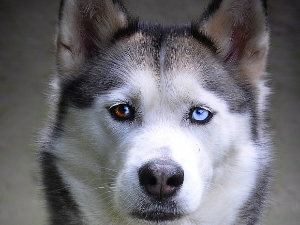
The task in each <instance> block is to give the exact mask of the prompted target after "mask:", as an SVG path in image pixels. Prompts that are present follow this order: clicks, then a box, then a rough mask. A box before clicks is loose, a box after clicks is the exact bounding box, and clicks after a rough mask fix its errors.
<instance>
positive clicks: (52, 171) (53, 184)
mask: <svg viewBox="0 0 300 225" xmlns="http://www.w3.org/2000/svg"><path fill="white" fill-rule="evenodd" d="M47 148H49V147H47ZM55 161H56V159H55V157H54V156H53V155H52V154H51V153H49V152H47V151H43V152H42V153H41V154H40V163H41V168H42V171H41V173H42V178H43V179H42V181H43V184H44V193H45V197H46V200H47V204H48V209H49V213H50V218H49V222H50V223H49V224H51V225H63V224H65V225H66V224H74V225H83V223H82V221H81V215H80V210H79V209H78V205H77V204H76V202H75V201H74V200H73V196H72V195H71V193H70V191H69V188H68V186H67V185H66V184H65V183H64V182H63V179H62V177H61V174H60V173H59V172H58V170H57V167H56V164H55Z"/></svg>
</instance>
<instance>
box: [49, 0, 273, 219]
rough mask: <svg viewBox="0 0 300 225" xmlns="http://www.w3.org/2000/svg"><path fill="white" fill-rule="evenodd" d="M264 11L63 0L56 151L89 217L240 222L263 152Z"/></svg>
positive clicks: (261, 7)
mask: <svg viewBox="0 0 300 225" xmlns="http://www.w3.org/2000/svg"><path fill="white" fill-rule="evenodd" d="M265 10H266V9H265V2H264V1H261V0H223V1H220V0H219V1H214V2H213V3H212V4H211V5H210V6H209V7H208V8H207V10H206V11H205V12H204V14H203V15H202V17H201V18H200V19H199V20H198V21H196V22H193V23H191V24H190V25H183V26H161V25H157V24H148V23H140V22H138V20H136V19H132V18H131V17H130V16H129V15H128V13H127V11H126V9H125V8H124V6H123V5H122V4H121V3H120V2H119V1H113V0H65V1H62V4H61V10H60V21H59V28H58V35H57V52H56V55H57V67H58V69H57V71H58V80H57V84H58V87H59V98H58V108H57V112H58V115H57V117H58V120H59V121H60V124H62V125H59V124H58V123H57V124H55V125H56V126H57V127H56V132H57V133H58V134H57V143H56V144H55V149H54V150H53V152H54V154H55V155H56V157H57V159H58V162H59V163H58V165H59V166H58V167H59V169H60V171H61V173H64V174H65V175H66V177H67V179H66V181H65V182H66V183H68V184H69V185H70V190H71V193H73V195H74V198H76V199H77V203H78V205H79V208H80V209H81V210H82V211H83V215H84V216H85V217H86V218H94V219H95V220H97V219H99V218H100V220H102V221H107V224H109V223H111V222H112V223H113V224H121V222H122V221H127V222H126V224H127V223H132V224H134V223H143V222H147V223H149V224H150V223H152V222H153V223H156V224H157V223H159V222H161V223H168V222H169V221H173V222H175V221H177V222H178V224H190V223H191V224H192V223H194V222H195V223H197V222H199V221H202V222H205V221H212V220H213V221H215V223H214V224H222V220H224V221H226V222H224V224H228V223H229V222H230V221H233V220H234V217H235V216H237V215H236V214H237V212H238V209H239V208H241V207H242V206H243V204H244V203H245V202H246V200H247V199H248V198H249V196H250V195H251V192H252V189H251V188H252V186H253V185H254V183H255V182H256V178H255V175H254V174H255V173H256V172H257V171H258V166H257V164H258V161H259V160H260V158H261V154H263V153H261V152H259V151H258V150H257V149H258V148H260V147H258V146H260V145H261V143H260V137H261V135H262V133H260V131H259V130H260V129H261V128H262V127H260V125H259V124H260V123H261V122H262V121H261V120H262V118H261V116H260V114H261V112H262V111H263V108H264V107H263V105H262V98H263V95H264V94H265V93H264V91H265V89H264V88H263V81H262V80H263V75H264V69H265V58H266V54H267V50H268V27H267V22H266V12H265ZM216 213H219V215H216ZM212 218H213V219H212ZM87 220H88V221H89V220H92V219H87Z"/></svg>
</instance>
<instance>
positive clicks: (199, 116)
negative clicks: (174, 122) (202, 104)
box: [190, 108, 212, 124]
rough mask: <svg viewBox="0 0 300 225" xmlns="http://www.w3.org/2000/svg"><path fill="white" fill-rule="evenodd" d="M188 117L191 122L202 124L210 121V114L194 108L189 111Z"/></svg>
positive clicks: (204, 110) (205, 110)
mask: <svg viewBox="0 0 300 225" xmlns="http://www.w3.org/2000/svg"><path fill="white" fill-rule="evenodd" d="M190 117H191V121H192V122H196V123H201V124H204V123H206V122H208V121H209V120H210V119H211V117H212V113H211V112H210V111H208V110H207V109H203V108H194V109H193V110H191V114H190Z"/></svg>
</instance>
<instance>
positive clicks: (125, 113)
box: [109, 104, 134, 120]
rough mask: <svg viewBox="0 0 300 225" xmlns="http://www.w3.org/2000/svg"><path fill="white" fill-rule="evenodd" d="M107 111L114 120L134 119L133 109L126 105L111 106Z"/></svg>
mask: <svg viewBox="0 0 300 225" xmlns="http://www.w3.org/2000/svg"><path fill="white" fill-rule="evenodd" d="M109 111H110V113H111V115H112V116H113V117H114V118H115V119H116V120H132V119H133V117H134V110H133V108H132V107H131V106H130V105H127V104H120V105H116V106H113V107H111V108H110V109H109Z"/></svg>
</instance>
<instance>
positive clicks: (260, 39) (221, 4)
mask: <svg viewBox="0 0 300 225" xmlns="http://www.w3.org/2000/svg"><path fill="white" fill-rule="evenodd" d="M200 31H201V32H204V33H206V34H207V35H208V36H210V37H211V38H212V39H213V40H214V41H215V42H216V45H217V47H218V48H219V54H220V55H221V57H222V59H223V60H224V63H226V64H231V65H233V66H237V67H238V69H239V71H240V73H242V74H243V75H244V76H245V78H246V79H249V80H250V81H253V82H255V81H257V80H259V79H260V78H261V76H262V74H263V72H264V70H265V64H266V55H267V52H268V46H269V32H268V18H267V4H266V0H214V1H213V2H212V3H211V4H210V5H209V7H208V8H207V10H206V11H205V12H204V14H203V15H202V18H201V22H200Z"/></svg>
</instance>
